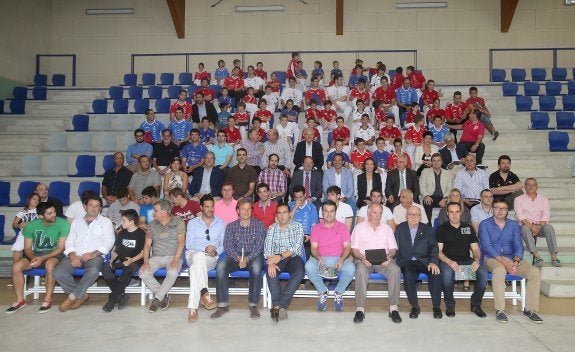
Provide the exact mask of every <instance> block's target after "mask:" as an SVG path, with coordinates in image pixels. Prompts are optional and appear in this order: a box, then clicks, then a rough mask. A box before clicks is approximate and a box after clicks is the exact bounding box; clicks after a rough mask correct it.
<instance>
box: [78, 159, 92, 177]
mask: <svg viewBox="0 0 575 352" xmlns="http://www.w3.org/2000/svg"><path fill="white" fill-rule="evenodd" d="M76 170H77V172H76V174H75V175H74V176H77V177H94V175H96V156H94V155H78V156H77V157H76Z"/></svg>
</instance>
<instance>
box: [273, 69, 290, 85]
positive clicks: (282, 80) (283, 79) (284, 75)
mask: <svg viewBox="0 0 575 352" xmlns="http://www.w3.org/2000/svg"><path fill="white" fill-rule="evenodd" d="M274 73H275V74H276V77H277V79H278V81H280V83H281V84H285V83H286V78H287V73H286V72H285V71H275V72H274Z"/></svg>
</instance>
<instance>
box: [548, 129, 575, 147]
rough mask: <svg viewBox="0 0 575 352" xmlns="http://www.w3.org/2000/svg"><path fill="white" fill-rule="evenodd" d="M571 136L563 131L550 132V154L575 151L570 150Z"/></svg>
mask: <svg viewBox="0 0 575 352" xmlns="http://www.w3.org/2000/svg"><path fill="white" fill-rule="evenodd" d="M568 145H569V134H568V133H567V132H561V131H551V132H549V151H550V152H571V151H575V149H569V148H568V147H567V146H568Z"/></svg>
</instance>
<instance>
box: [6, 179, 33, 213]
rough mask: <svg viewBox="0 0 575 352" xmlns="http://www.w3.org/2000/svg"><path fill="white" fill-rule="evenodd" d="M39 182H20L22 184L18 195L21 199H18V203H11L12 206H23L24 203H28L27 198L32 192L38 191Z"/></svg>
mask: <svg viewBox="0 0 575 352" xmlns="http://www.w3.org/2000/svg"><path fill="white" fill-rule="evenodd" d="M37 184H38V182H36V181H22V182H20V185H19V186H18V197H20V200H19V201H18V203H15V204H10V206H11V207H23V206H24V205H26V198H28V196H29V195H30V194H32V193H34V191H36V185H37Z"/></svg>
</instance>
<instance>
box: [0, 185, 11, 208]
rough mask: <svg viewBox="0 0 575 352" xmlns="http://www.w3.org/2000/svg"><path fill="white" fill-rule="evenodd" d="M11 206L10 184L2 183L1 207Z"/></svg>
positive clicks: (0, 188) (0, 193)
mask: <svg viewBox="0 0 575 352" xmlns="http://www.w3.org/2000/svg"><path fill="white" fill-rule="evenodd" d="M9 204H10V182H8V181H0V207H5V206H8V205H9Z"/></svg>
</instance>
